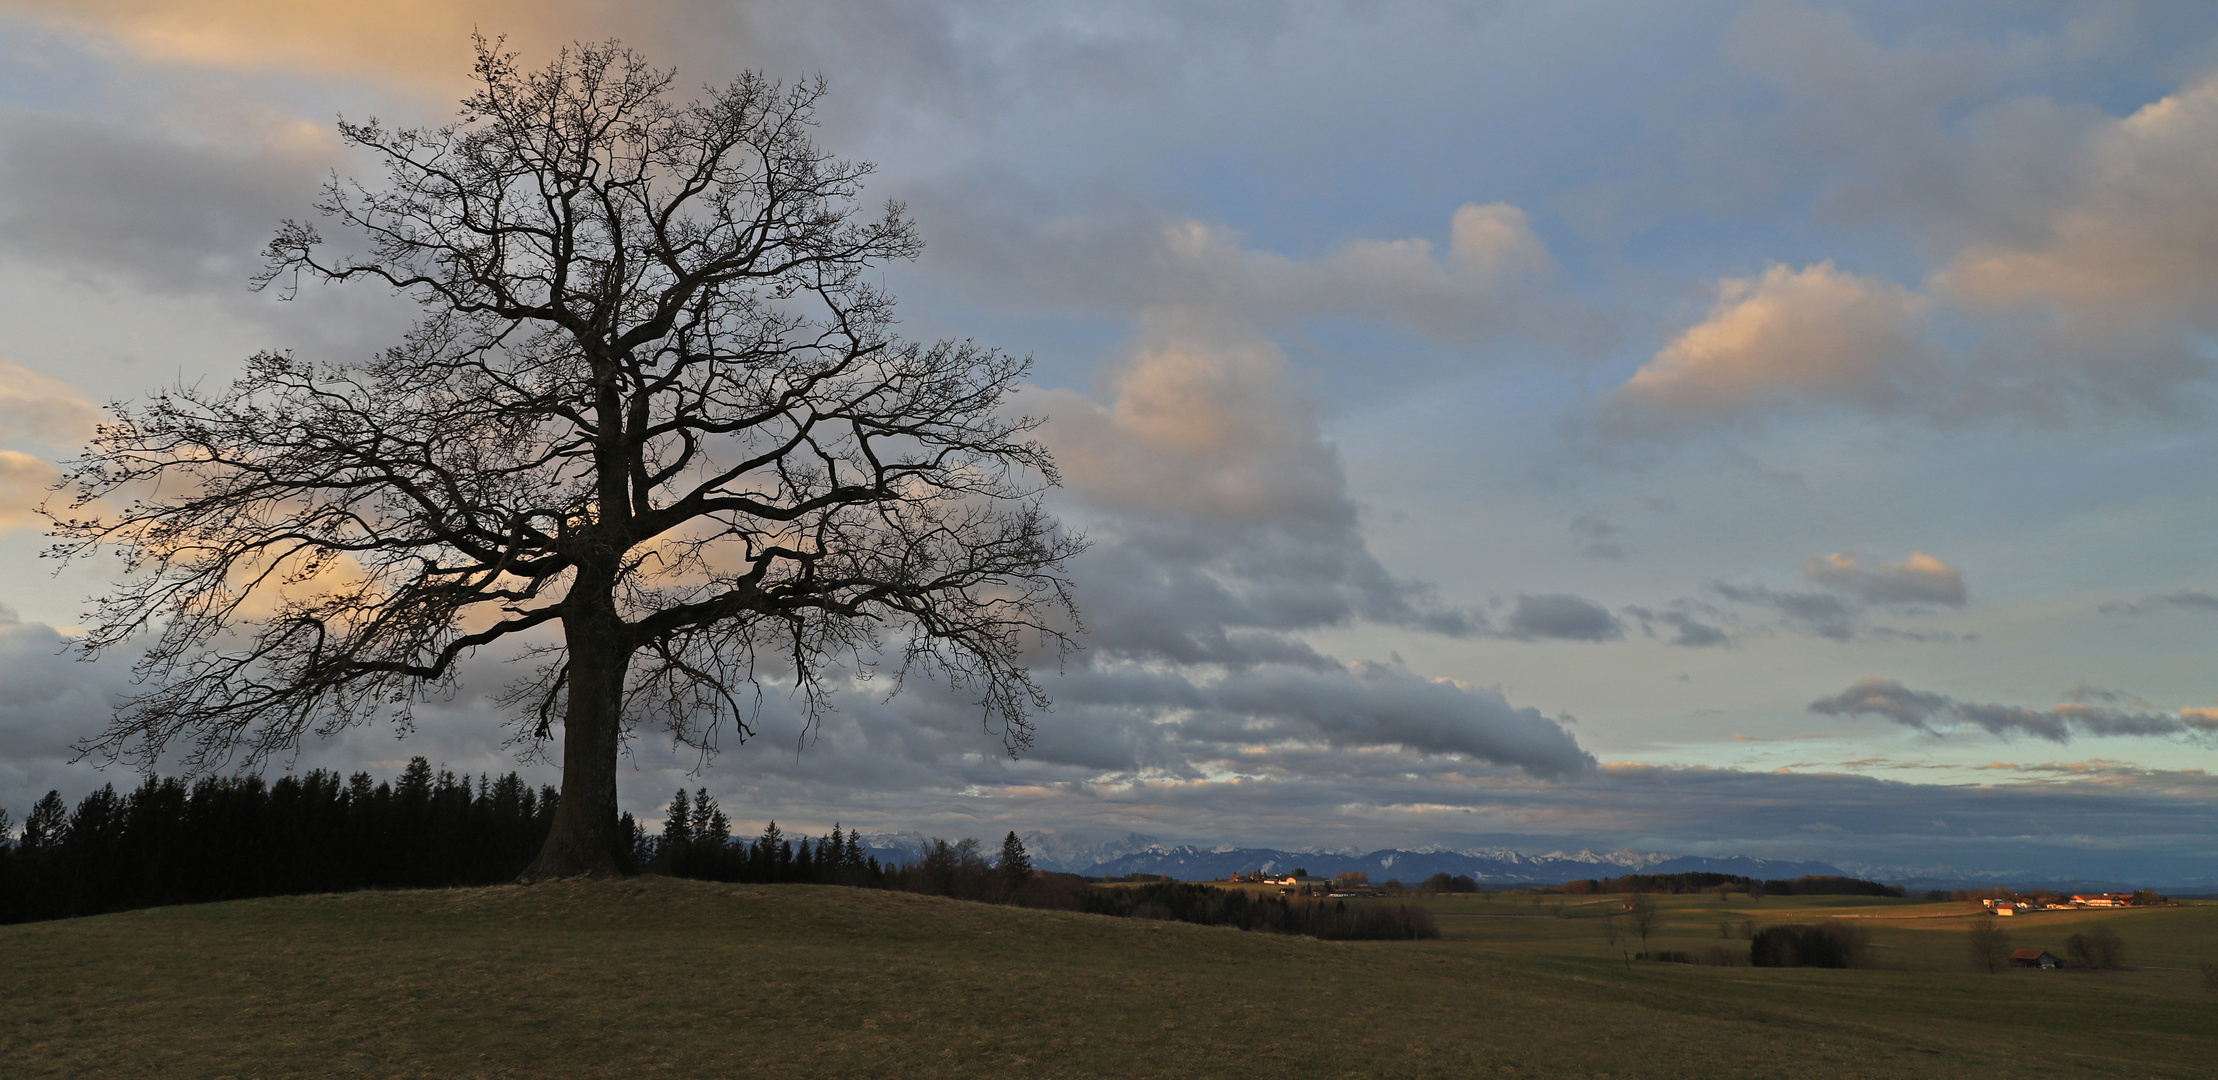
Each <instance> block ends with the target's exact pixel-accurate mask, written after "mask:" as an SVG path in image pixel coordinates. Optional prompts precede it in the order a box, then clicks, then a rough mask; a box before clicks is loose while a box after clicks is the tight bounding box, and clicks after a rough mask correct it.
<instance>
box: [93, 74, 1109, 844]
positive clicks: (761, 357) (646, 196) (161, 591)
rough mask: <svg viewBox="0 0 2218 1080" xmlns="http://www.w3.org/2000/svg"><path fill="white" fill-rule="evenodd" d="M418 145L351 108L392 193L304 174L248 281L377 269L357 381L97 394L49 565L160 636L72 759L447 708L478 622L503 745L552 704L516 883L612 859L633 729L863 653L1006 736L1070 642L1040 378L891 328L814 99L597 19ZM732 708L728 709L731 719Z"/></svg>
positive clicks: (128, 625) (812, 678) (690, 723)
mask: <svg viewBox="0 0 2218 1080" xmlns="http://www.w3.org/2000/svg"><path fill="white" fill-rule="evenodd" d="M476 77H477V81H478V88H477V89H476V90H475V92H473V93H472V94H471V96H469V97H468V98H467V99H465V100H464V102H463V108H462V113H461V119H460V120H459V121H458V122H457V123H454V124H451V125H448V126H444V127H437V128H388V127H386V126H384V125H382V124H381V123H379V122H378V121H376V120H374V119H373V120H371V121H370V122H368V123H360V124H357V123H347V122H343V121H342V122H341V123H340V125H339V131H340V134H341V135H342V136H343V137H344V139H345V141H346V142H347V143H349V144H350V145H352V146H355V147H358V148H360V149H362V150H365V151H367V152H369V153H370V154H371V155H372V156H374V157H376V158H378V159H379V160H381V161H382V163H383V167H384V173H385V175H384V178H383V180H382V182H380V183H375V184H364V183H360V182H353V181H349V182H341V181H340V180H338V179H337V178H336V177H334V179H333V180H332V182H331V183H330V184H329V185H328V186H327V188H326V190H325V193H324V197H323V198H322V199H321V200H320V201H319V203H318V204H317V209H318V210H319V211H321V212H322V214H323V215H324V216H325V217H326V218H328V219H329V220H330V221H332V222H335V223H336V225H337V227H339V228H341V229H342V230H344V232H346V233H347V234H348V236H349V238H350V245H349V248H348V252H347V253H342V254H327V249H326V245H325V244H324V243H323V238H322V237H321V236H320V235H319V234H318V232H317V230H316V228H315V227H313V226H312V225H309V224H306V223H296V222H287V223H286V224H285V226H284V227H283V228H282V229H281V230H280V231H279V232H278V234H277V236H276V238H275V239H274V240H273V241H272V242H271V243H270V245H269V249H268V265H267V269H266V271H265V272H264V274H263V275H262V276H261V278H259V279H258V282H257V285H258V287H259V286H266V285H268V284H270V283H272V282H276V283H279V284H281V285H282V286H283V287H284V288H285V289H287V290H290V289H292V288H296V287H297V286H298V284H299V282H300V280H301V279H302V278H307V279H309V280H311V281H314V280H322V281H332V282H348V281H369V282H375V283H380V284H383V285H385V286H388V287H390V288H392V289H395V290H398V291H400V292H402V293H403V294H405V295H407V296H409V297H411V298H413V299H414V300H415V301H417V302H418V303H419V304H420V305H421V308H422V316H421V318H420V319H419V320H418V322H417V323H416V325H415V326H414V328H413V330H412V331H411V332H410V333H408V334H407V335H406V337H405V338H404V339H403V340H402V341H401V342H400V343H398V344H396V345H393V346H391V347H390V348H386V349H385V350H383V352H382V353H380V354H378V355H376V356H375V357H374V358H373V359H369V360H367V361H365V362H361V363H357V364H351V365H317V364H310V363H306V362H303V361H300V360H296V359H294V358H293V357H292V356H290V355H288V354H280V353H265V354H263V355H260V356H256V357H254V358H253V359H252V360H251V361H249V363H248V365H247V370H246V373H245V374H244V376H243V377H241V378H240V379H239V380H237V381H236V382H234V383H233V384H232V385H231V386H230V387H229V388H227V389H223V390H220V391H214V392H208V391H203V390H201V389H199V388H197V387H181V388H178V389H175V390H172V391H170V392H168V393H166V394H162V395H160V396H158V397H155V398H154V399H153V400H152V401H151V402H148V403H145V404H140V405H136V406H131V405H118V406H116V407H115V409H116V416H117V419H116V420H115V422H113V423H111V424H108V425H106V426H103V427H102V428H101V429H100V430H99V432H98V434H97V436H96V437H95V439H94V442H93V444H92V446H91V447H90V448H89V449H88V451H87V453H86V455H85V456H84V457H83V458H82V459H80V461H79V462H78V463H76V465H75V466H74V468H73V470H72V472H71V474H70V478H69V483H70V484H71V485H72V489H73V492H74V495H73V498H72V499H71V501H70V502H69V503H68V508H67V509H66V510H59V511H56V512H54V513H53V515H52V517H53V529H54V531H55V533H56V535H57V536H58V537H60V538H61V542H60V543H59V544H58V545H57V548H56V550H57V553H58V554H60V555H62V556H64V557H77V556H83V555H86V554H89V553H91V552H93V551H94V550H96V549H98V548H102V547H114V548H117V549H120V551H121V553H122V555H123V557H124V565H125V570H126V578H125V580H124V582H123V583H122V584H120V585H118V586H117V588H116V590H115V591H114V592H112V593H111V594H109V595H108V596H106V597H104V598H102V599H100V600H98V601H96V604H95V607H94V609H93V611H92V612H91V613H90V614H89V616H88V622H89V629H88V632H87V633H86V634H85V636H84V638H83V643H84V648H85V649H86V650H88V651H89V652H93V653H98V652H101V651H103V650H108V649H113V648H116V647H118V646H122V645H124V644H125V643H126V642H128V641H132V640H133V639H134V638H136V637H137V636H138V635H141V634H150V635H151V636H152V646H151V648H150V650H149V651H148V653H147V654H146V656H145V658H144V659H143V660H142V661H141V662H140V664H139V666H138V673H139V674H140V675H141V676H142V677H143V678H144V679H145V680H146V681H147V683H148V685H149V689H148V690H147V691H146V692H144V693H142V694H140V695H139V696H137V697H135V698H133V699H132V700H130V701H129V702H127V703H125V704H124V705H123V706H122V707H121V708H120V709H119V710H118V712H117V714H116V717H115V719H114V721H113V722H112V723H111V724H110V726H109V727H108V728H107V729H106V731H105V732H104V733H103V734H101V735H100V736H99V737H97V738H94V739H91V740H89V741H87V742H86V743H84V744H82V746H81V747H80V749H82V750H83V751H85V752H88V753H93V754H97V755H103V756H106V757H108V758H110V759H111V760H112V759H125V760H129V761H132V762H134V763H136V764H139V765H141V766H142V767H151V765H152V764H153V763H154V762H155V761H156V760H157V759H159V758H161V757H162V756H163V755H165V754H166V753H169V752H170V751H172V750H173V749H178V748H180V747H181V748H182V757H183V758H184V762H185V764H186V765H187V766H188V767H192V768H207V767H214V766H217V765H221V764H223V763H225V762H229V761H232V760H234V759H235V758H237V757H239V756H240V755H242V754H243V756H244V760H245V763H247V764H250V765H251V764H254V763H257V762H259V761H260V760H261V759H263V758H265V757H266V756H268V755H269V754H271V753H273V752H278V751H281V750H283V749H285V748H289V747H293V746H295V745H297V743H298V742H299V740H300V739H301V738H302V737H303V736H305V735H307V734H309V733H311V732H313V733H315V734H317V735H329V734H332V733H334V732H336V731H338V730H340V729H342V728H345V727H347V726H348V725H351V724H355V723H359V722H363V721H365V720H368V719H370V718H372V717H377V716H389V717H392V718H393V719H394V720H396V722H397V723H399V724H400V725H401V727H402V729H403V730H404V731H405V730H406V729H407V728H408V726H409V725H410V723H411V721H412V714H411V707H412V706H413V705H415V704H418V703H421V702H423V701H426V700H428V699H430V698H432V697H434V696H436V695H441V694H446V693H451V692H452V691H453V689H454V688H455V685H456V676H457V665H458V664H459V663H460V662H461V661H462V660H463V659H464V658H466V657H468V656H469V655H471V654H472V653H473V651H475V650H478V649H480V648H483V647H485V646H489V645H492V644H494V643H495V642H503V643H506V644H508V645H510V646H512V647H516V648H521V649H525V650H527V651H529V652H531V653H533V654H535V655H536V657H537V660H538V663H537V664H536V665H534V666H535V667H536V674H535V675H532V676H529V677H526V678H525V679H523V680H521V681H520V682H518V683H517V684H515V685H513V686H511V688H510V690H509V693H508V697H507V700H508V702H509V704H510V705H511V706H512V707H513V709H514V723H515V724H516V725H517V731H516V740H517V742H518V743H519V744H521V745H524V746H526V747H527V748H530V747H539V746H544V745H545V742H544V740H548V739H551V738H552V736H553V725H554V723H555V721H556V720H558V719H559V721H560V723H561V727H562V739H563V746H562V756H561V762H562V771H563V778H562V802H561V807H560V810H559V811H558V813H557V815H556V817H555V821H554V826H553V829H552V830H551V832H550V835H549V836H548V837H547V840H546V843H545V846H544V848H543V849H542V850H541V852H540V854H539V856H538V859H537V860H536V861H535V862H534V863H533V864H532V866H531V868H530V869H529V870H528V871H527V872H526V876H527V878H538V877H549V876H561V875H572V874H581V873H596V874H597V873H610V872H613V871H614V869H615V867H616V865H617V864H616V862H615V858H616V856H615V852H616V848H617V844H618V837H617V834H616V805H617V804H616V763H617V758H618V754H619V750H620V748H621V746H622V744H623V742H624V740H625V739H626V738H627V737H629V736H630V735H631V734H632V732H633V729H634V726H635V725H637V724H638V723H640V722H641V721H642V719H643V718H645V717H648V716H652V717H653V718H654V719H655V722H656V723H658V724H660V725H661V726H662V727H663V728H664V729H665V730H666V732H667V733H668V734H669V736H670V737H671V738H673V739H674V740H675V741H676V742H677V743H678V744H682V745H685V746H690V747H696V748H699V749H700V750H701V751H702V752H703V753H707V752H710V751H713V749H714V748H715V746H716V743H717V741H718V737H719V732H720V731H726V730H728V731H731V732H734V733H735V734H736V737H738V738H742V739H744V738H746V737H747V736H748V735H750V734H752V732H753V730H754V729H753V723H754V721H755V720H756V719H757V717H758V715H759V709H760V708H761V705H762V703H763V694H764V692H765V690H766V689H772V690H776V691H780V692H785V693H788V694H791V695H794V696H795V697H796V698H797V699H799V700H800V701H802V702H803V703H804V706H805V708H804V713H805V716H806V718H807V721H808V722H809V723H811V724H813V723H814V722H815V720H816V719H817V718H818V717H819V716H821V715H822V711H823V709H825V708H826V707H827V704H826V695H827V694H828V693H829V692H830V691H831V690H832V689H833V687H834V686H835V684H837V683H838V682H841V681H846V680H849V679H856V678H864V677H868V676H869V675H870V674H871V673H872V672H873V671H875V670H877V669H878V668H879V667H880V666H883V667H884V668H885V669H887V670H888V671H890V673H891V674H892V675H893V676H894V681H893V683H892V685H893V686H895V687H898V686H899V685H900V682H899V678H900V677H901V676H904V675H909V674H919V675H923V676H927V677H931V678H935V679H937V680H940V681H942V682H945V683H947V684H949V685H951V686H952V687H954V688H956V689H958V690H960V691H962V692H965V693H967V694H968V695H970V696H971V697H972V698H973V699H974V700H975V701H977V703H978V704H979V706H980V708H981V711H982V714H983V716H984V719H985V722H986V725H987V727H988V729H989V730H990V731H992V732H994V733H997V734H998V736H999V737H1000V739H1001V740H1002V741H1003V742H1004V744H1005V746H1006V747H1007V749H1008V750H1009V752H1011V753H1015V752H1017V751H1019V750H1021V749H1022V748H1024V747H1025V746H1026V745H1028V743H1029V739H1030V735H1031V731H1032V728H1031V724H1030V720H1029V717H1030V716H1031V715H1033V714H1034V713H1036V712H1037V711H1038V710H1040V709H1042V708H1045V707H1046V705H1047V699H1046V698H1045V696H1044V695H1043V694H1042V693H1041V691H1040V689H1039V687H1038V686H1037V685H1036V684H1035V683H1034V682H1033V681H1032V679H1031V678H1030V677H1029V675H1028V674H1027V668H1026V666H1025V663H1024V660H1025V656H1026V653H1027V651H1028V650H1032V649H1035V648H1043V647H1044V648H1047V649H1049V650H1050V651H1053V650H1054V649H1057V648H1062V647H1067V645H1068V643H1069V639H1068V637H1067V636H1066V635H1067V634H1069V633H1072V632H1074V628H1075V627H1076V620H1075V616H1076V613H1075V612H1074V611H1072V610H1071V608H1070V601H1069V593H1068V588H1067V582H1066V579H1065V578H1064V577H1063V574H1062V566H1063V562H1064V560H1065V559H1066V558H1067V557H1068V556H1070V555H1071V554H1073V553H1074V552H1075V551H1077V550H1078V548H1079V543H1078V542H1077V541H1076V540H1074V539H1073V538H1071V537H1069V536H1066V535H1064V534H1063V533H1061V532H1060V531H1059V529H1058V527H1057V525H1056V523H1055V522H1054V520H1053V519H1052V518H1050V517H1048V516H1047V515H1046V514H1045V513H1044V512H1043V510H1042V509H1041V506H1040V502H1039V493H1040V491H1041V490H1042V489H1043V488H1044V487H1046V486H1048V485H1051V484H1053V483H1054V481H1055V472H1054V467H1053V463H1052V462H1051V461H1050V459H1049V457H1048V455H1047V453H1046V452H1045V450H1044V449H1042V448H1041V447H1040V446H1039V445H1038V444H1036V443H1034V442H1032V441H1029V440H1028V439H1027V437H1026V432H1027V431H1029V430H1030V429H1031V428H1032V427H1033V426H1034V424H1035V421H1033V420H1030V419H1026V418H1021V417H1014V416H1011V415H1008V414H1007V413H1005V412H1004V411H1003V409H1002V405H1003V398H1004V397H1005V395H1006V394H1007V393H1008V391H1009V390H1011V389H1012V388H1013V387H1014V386H1015V385H1016V384H1017V383H1018V381H1019V380H1020V379H1021V378H1022V377H1023V376H1024V375H1025V373H1026V371H1027V370H1028V368H1029V361H1026V360H1020V359H1016V358H1012V357H1010V356H1007V355H1005V354H1002V353H999V352H996V351H993V350H990V349H985V348H980V347H977V346H974V345H972V344H970V343H968V342H944V341H943V342H941V343H938V344H934V345H923V344H918V343H912V342H906V341H903V340H901V339H900V338H898V337H897V336H895V334H894V333H893V301H892V298H891V297H889V296H888V295H887V294H885V293H884V292H882V291H881V290H880V289H879V288H877V287H876V286H875V285H873V284H872V282H871V280H870V276H869V273H868V271H869V270H870V268H871V267H873V266H874V265H877V264H880V263H883V262H885V261H887V260H897V259H908V258H912V257H914V256H915V255H916V254H917V253H918V252H919V251H920V250H921V243H920V241H919V240H918V239H917V236H916V234H915V232H914V231H913V229H912V228H911V226H910V224H909V222H908V221H907V220H906V219H905V218H904V216H903V210H902V208H901V207H900V206H899V205H897V204H888V205H887V206H886V207H885V209H884V211H883V213H882V214H879V215H877V216H868V215H864V214H862V213H861V212H860V209H859V206H858V202H857V200H858V198H859V196H860V193H861V181H862V179H863V178H864V176H866V175H867V174H868V173H869V171H870V169H869V167H868V166H867V165H859V164H851V163H847V162H842V161H838V160H836V159H833V158H831V157H830V156H828V155H826V154H825V153H823V152H822V151H820V150H819V149H818V148H817V146H816V145H815V143H814V142H813V141H812V138H811V132H812V128H813V126H814V121H813V108H814V106H815V104H816V102H817V101H818V99H819V97H820V95H821V94H822V93H823V87H822V85H821V84H820V83H806V84H802V85H799V86H795V87H791V88H784V87H781V86H779V85H777V84H774V83H772V82H769V81H767V80H766V79H764V78H763V77H761V76H759V75H755V74H752V73H750V74H747V75H743V76H741V77H740V78H739V79H738V80H737V81H735V82H733V83H731V84H730V85H729V86H728V87H724V88H722V89H710V90H708V91H707V92H706V93H707V96H706V97H705V98H704V99H701V100H695V101H690V102H679V101H677V100H675V99H674V98H673V97H672V96H671V93H670V88H671V84H672V81H673V73H671V72H668V71H658V70H656V69H654V68H652V67H650V66H649V65H648V64H647V63H646V62H645V61H644V60H642V59H641V58H640V57H639V56H637V55H635V54H634V53H632V52H631V51H629V50H627V49H624V48H622V47H621V46H619V45H617V44H615V43H613V42H612V43H609V44H605V45H581V46H576V47H573V48H570V49H566V50H564V51H563V52H562V53H561V54H560V56H559V57H558V58H557V59H556V60H554V61H553V62H552V63H550V64H549V65H548V66H546V67H545V68H544V69H542V70H532V71H527V70H520V69H519V68H518V67H517V66H516V65H515V63H514V57H513V55H511V54H504V53H502V52H500V51H499V48H498V43H497V42H494V43H490V44H489V43H487V42H485V41H483V40H482V39H481V40H480V41H479V43H478V60H477V67H476ZM727 725H728V726H727Z"/></svg>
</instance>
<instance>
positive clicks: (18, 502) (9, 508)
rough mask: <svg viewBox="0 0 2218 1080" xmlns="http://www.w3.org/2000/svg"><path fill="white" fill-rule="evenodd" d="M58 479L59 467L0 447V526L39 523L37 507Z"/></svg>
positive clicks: (3, 527) (10, 527)
mask: <svg viewBox="0 0 2218 1080" xmlns="http://www.w3.org/2000/svg"><path fill="white" fill-rule="evenodd" d="M59 479H61V470H59V469H56V468H55V467H54V466H52V465H49V464H47V463H46V462H45V461H42V460H40V459H38V458H35V457H32V456H31V455H29V454H24V453H19V452H17V451H14V450H0V529H12V528H15V527H17V526H22V525H37V524H39V523H40V522H41V519H40V518H39V516H38V513H37V510H38V506H39V504H40V503H42V502H44V501H46V496H47V495H48V493H49V491H50V489H51V488H52V487H53V486H54V482H55V481H56V480H59Z"/></svg>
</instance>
